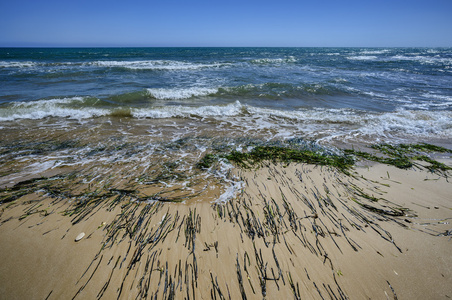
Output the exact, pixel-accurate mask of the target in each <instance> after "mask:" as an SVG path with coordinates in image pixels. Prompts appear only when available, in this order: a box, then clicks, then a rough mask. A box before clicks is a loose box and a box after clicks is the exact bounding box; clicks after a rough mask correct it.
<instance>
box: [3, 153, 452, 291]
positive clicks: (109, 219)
mask: <svg viewBox="0 0 452 300" xmlns="http://www.w3.org/2000/svg"><path fill="white" fill-rule="evenodd" d="M445 161H446V164H447V165H449V166H451V165H452V160H450V159H448V160H445ZM353 172H354V173H353V176H348V175H345V174H343V173H341V172H339V171H337V170H336V169H334V168H331V167H328V166H323V167H322V166H314V165H309V164H304V163H290V164H289V165H288V166H287V165H286V164H285V163H269V162H266V163H264V164H263V165H262V166H261V167H260V168H258V169H248V170H246V169H240V168H236V169H233V170H231V172H230V174H229V176H230V177H229V178H232V177H233V176H236V178H240V179H241V180H242V181H243V182H244V186H243V187H242V189H241V190H240V192H239V194H238V195H237V196H236V197H234V198H233V199H231V200H229V201H228V202H226V203H224V204H215V203H213V202H212V201H206V200H202V199H203V198H202V196H201V197H200V198H196V199H197V200H196V199H191V200H187V201H184V202H182V203H170V202H161V201H151V202H148V203H139V202H137V201H134V200H133V197H134V195H132V194H129V191H128V190H127V188H126V186H124V189H122V190H121V189H116V190H109V192H108V190H103V191H102V190H99V191H98V194H97V195H92V194H91V195H92V196H93V197H86V198H85V199H84V198H83V196H80V195H82V194H78V195H79V196H74V195H76V194H77V193H76V192H75V190H78V191H82V190H84V189H86V188H87V184H81V185H80V186H79V187H77V188H76V189H74V191H73V193H72V194H70V193H69V191H68V190H65V189H64V188H61V189H60V190H59V191H58V189H57V188H56V187H57V186H60V187H63V185H58V184H57V183H56V182H55V181H54V182H52V185H53V188H51V187H52V186H47V190H46V189H45V186H46V185H45V184H43V183H45V180H43V181H39V180H37V181H35V182H31V183H30V184H35V186H34V187H35V189H31V188H30V187H31V186H28V188H30V189H29V191H33V192H31V193H28V194H26V195H23V196H21V197H19V198H18V199H16V200H15V201H14V202H10V203H4V204H2V205H1V206H0V207H1V209H2V213H1V215H0V224H1V225H0V247H1V249H0V261H1V262H2V272H0V282H2V284H1V286H0V293H1V294H2V295H4V296H5V297H7V298H8V299H23V298H40V299H57V298H90V299H91V298H96V297H97V298H104V299H110V298H121V299H129V298H140V297H145V296H147V297H151V296H153V295H157V298H159V299H160V298H170V297H173V296H174V297H175V298H176V299H179V298H183V297H190V298H209V297H211V298H215V297H217V298H219V299H223V298H224V299H229V298H230V299H240V298H245V297H246V298H247V299H255V298H262V297H267V298H269V299H271V298H276V297H283V298H293V297H294V298H297V297H298V298H300V299H306V298H307V299H321V298H322V297H323V298H325V299H327V298H329V297H336V298H337V299H360V298H364V297H366V298H376V299H381V298H383V299H384V298H386V297H389V298H396V297H397V298H398V299H412V298H435V299H438V298H448V297H451V296H452V289H451V288H450V286H452V285H451V284H450V283H451V282H452V273H451V271H450V270H452V268H451V267H452V262H451V260H450V254H449V252H450V251H448V250H449V249H450V243H451V241H450V239H451V237H450V235H451V232H450V225H449V221H448V220H449V219H451V218H452V210H451V209H452V204H451V203H450V200H449V199H448V195H451V194H452V183H451V182H450V180H449V179H448V178H446V177H441V176H439V175H436V174H434V173H431V172H428V171H426V170H418V169H410V170H400V169H397V168H395V167H392V166H387V165H382V164H374V165H372V166H370V167H355V169H354V171H353ZM55 180H56V181H58V179H55ZM74 182H75V181H74ZM201 185H202V184H201ZM94 190H95V189H94ZM52 191H53V194H52ZM58 192H60V193H58ZM205 192H206V193H210V194H212V195H217V196H218V195H219V194H220V193H221V188H219V187H218V186H216V187H215V186H213V188H212V189H206V190H205ZM369 196H371V197H370V198H369ZM212 197H214V196H212ZM374 198H378V199H379V200H378V201H373V200H371V199H374ZM80 232H84V233H85V234H86V235H85V237H84V238H83V239H81V240H80V241H78V242H75V238H76V236H77V235H78V234H79V233H80ZM146 293H147V294H146Z"/></svg>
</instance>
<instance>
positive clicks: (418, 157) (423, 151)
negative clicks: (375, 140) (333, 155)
mask: <svg viewBox="0 0 452 300" xmlns="http://www.w3.org/2000/svg"><path fill="white" fill-rule="evenodd" d="M371 148H372V149H374V150H376V151H377V153H375V154H373V153H370V152H363V151H358V150H354V149H346V150H344V152H345V153H346V154H349V155H353V156H356V157H359V158H363V159H366V160H370V161H375V162H379V163H383V164H387V165H393V166H395V167H397V168H400V169H408V168H412V167H417V168H427V169H428V170H429V171H431V172H434V173H438V174H441V175H444V176H447V172H448V171H450V170H452V168H451V167H450V166H448V165H446V164H444V163H441V162H438V161H437V160H435V159H433V158H431V157H429V156H428V155H427V154H428V153H449V154H452V150H449V149H446V148H444V147H440V146H435V145H431V144H399V145H390V144H378V145H373V146H371ZM421 162H424V163H427V164H422V163H421Z"/></svg>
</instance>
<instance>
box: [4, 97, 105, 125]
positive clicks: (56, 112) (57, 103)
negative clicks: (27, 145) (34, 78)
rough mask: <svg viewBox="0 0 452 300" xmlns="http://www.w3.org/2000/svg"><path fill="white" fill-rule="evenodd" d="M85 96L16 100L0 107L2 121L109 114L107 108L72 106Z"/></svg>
mask: <svg viewBox="0 0 452 300" xmlns="http://www.w3.org/2000/svg"><path fill="white" fill-rule="evenodd" d="M83 101H85V98H83V97H72V98H58V99H49V100H40V101H31V102H15V103H13V104H12V105H10V106H8V107H5V108H1V109H0V121H13V120H20V119H44V118H47V117H60V118H70V119H76V120H80V119H87V118H92V117H95V116H103V115H107V114H108V113H109V112H108V110H105V109H97V108H92V107H80V108H79V107H77V108H75V107H70V104H74V103H77V102H79V103H82V102H83Z"/></svg>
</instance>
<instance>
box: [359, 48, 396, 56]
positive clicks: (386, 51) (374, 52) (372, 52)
mask: <svg viewBox="0 0 452 300" xmlns="http://www.w3.org/2000/svg"><path fill="white" fill-rule="evenodd" d="M388 52H389V49H382V50H364V51H362V52H361V54H366V55H368V54H385V53H388Z"/></svg>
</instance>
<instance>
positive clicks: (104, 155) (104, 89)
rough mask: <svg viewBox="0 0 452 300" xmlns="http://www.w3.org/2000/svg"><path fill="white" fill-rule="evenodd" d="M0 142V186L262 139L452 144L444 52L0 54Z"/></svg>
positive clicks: (241, 146) (451, 88) (448, 58)
mask: <svg viewBox="0 0 452 300" xmlns="http://www.w3.org/2000/svg"><path fill="white" fill-rule="evenodd" d="M0 136H1V142H0V158H1V159H2V160H3V165H2V167H1V168H0V172H2V173H0V176H2V174H3V181H2V182H7V181H8V180H9V181H10V180H13V179H11V178H13V177H14V178H19V177H20V176H22V175H23V174H22V173H21V172H25V171H26V170H28V171H27V172H28V173H29V174H32V173H33V174H38V173H39V172H44V171H46V170H47V171H48V170H50V169H55V168H57V167H59V168H62V167H67V166H74V165H78V166H81V165H84V166H86V164H90V163H93V162H96V163H98V164H100V163H104V164H105V165H112V164H114V163H117V162H119V161H120V162H122V163H125V162H129V163H130V162H132V161H133V162H135V165H134V166H135V167H136V168H137V170H138V169H139V170H141V171H143V170H144V169H146V167H143V168H142V167H141V166H146V164H149V160H150V158H151V157H152V160H154V159H155V160H156V161H159V162H160V163H161V162H162V161H164V160H165V159H168V158H169V157H172V158H171V161H172V162H180V161H184V162H187V161H189V162H190V163H189V164H187V163H186V164H184V165H185V167H180V168H179V170H184V172H189V171H190V170H192V169H191V168H192V166H193V163H194V162H195V161H196V160H199V158H200V157H202V156H203V155H204V154H205V153H210V152H218V151H223V150H225V149H229V150H230V149H234V150H239V151H245V150H246V149H248V148H249V147H252V145H256V144H265V143H273V144H284V143H291V144H292V145H294V144H300V145H301V144H303V145H307V144H309V145H311V147H317V146H322V147H323V146H324V147H337V146H339V147H343V146H348V147H349V146H350V145H358V146H359V147H365V146H366V145H369V144H374V143H418V142H427V143H433V144H438V145H441V146H445V147H448V148H452V147H451V146H452V48H71V49H65V48H52V49H46V48H1V49H0ZM171 153H173V154H171ZM190 158H191V159H190ZM6 161H9V162H10V163H9V165H8V164H6ZM11 161H14V163H11ZM138 162H141V163H142V165H140V163H138ZM11 164H12V166H13V167H11ZM7 165H8V166H7ZM107 169H108V170H109V171H105V174H107V173H108V172H111V170H110V169H109V167H107V168H106V170H107ZM141 171H140V172H141ZM143 172H144V171H143ZM181 172H182V171H181ZM13 174H16V175H14V176H13ZM20 174H22V175H20ZM7 175H8V176H7ZM173 175H174V174H173ZM5 176H6V177H5ZM93 176H94V175H93ZM173 179H174V178H173ZM9 181H8V182H9Z"/></svg>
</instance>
